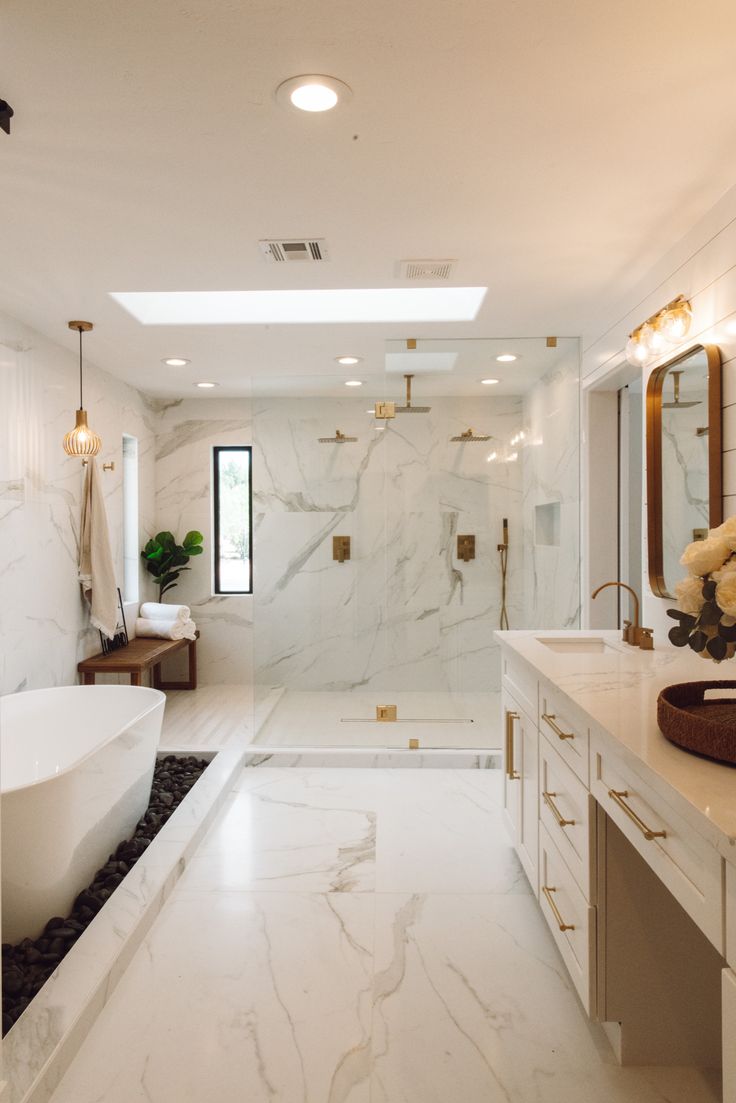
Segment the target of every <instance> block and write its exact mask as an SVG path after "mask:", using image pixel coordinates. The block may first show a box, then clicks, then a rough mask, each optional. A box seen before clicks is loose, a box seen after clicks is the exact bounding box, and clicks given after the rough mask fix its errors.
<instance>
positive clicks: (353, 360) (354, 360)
mask: <svg viewBox="0 0 736 1103" xmlns="http://www.w3.org/2000/svg"><path fill="white" fill-rule="evenodd" d="M362 359H363V358H362V356H336V357H335V360H337V362H338V364H342V365H343V366H344V367H346V368H349V367H352V365H353V364H359V363H360V361H361V360H362Z"/></svg>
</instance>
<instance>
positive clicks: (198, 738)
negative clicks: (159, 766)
mask: <svg viewBox="0 0 736 1103" xmlns="http://www.w3.org/2000/svg"><path fill="white" fill-rule="evenodd" d="M237 737H239V738H241V739H242V740H243V742H244V743H250V741H251V739H252V738H253V689H252V687H251V686H239V685H214V686H199V687H198V689H194V690H191V689H175V690H167V693H166V708H165V710H164V723H163V730H162V732H161V740H160V747H161V749H162V750H177V751H178V750H182V751H190V750H193V749H196V750H200V751H204V750H211V751H214V750H217V748H218V747H222V746H224V745H225V744H226V743H228V742H229V741H230V740H231V739H232V738H237Z"/></svg>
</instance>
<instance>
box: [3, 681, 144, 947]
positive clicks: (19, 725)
mask: <svg viewBox="0 0 736 1103" xmlns="http://www.w3.org/2000/svg"><path fill="white" fill-rule="evenodd" d="M165 702H166V698H165V696H164V694H163V693H161V692H159V690H156V689H147V688H146V687H143V686H64V687H61V688H59V689H37V690H30V691H28V692H26V693H16V694H10V695H9V696H7V697H2V698H0V791H1V793H2V800H1V802H0V811H1V812H2V941H3V942H17V941H18V940H20V939H22V938H26V937H28V938H37V937H38V936H39V935H40V934H41V932H42V930H43V927H44V926H45V924H46V922H47V921H48V920H49V919H51V917H52V916H56V915H60V916H62V917H63V916H66V915H68V914H69V912H70V911H71V909H72V905H73V903H74V899H75V897H76V896H77V894H78V893H79V892H81V890H82V889H83V888H85V887H86V886H87V885H88V884H89V882H90V881H91V880H92V878H93V876H94V874H95V873H96V872H97V870H98V869H99V868H100V866H102V865H104V864H105V862H106V861H107V858H108V856H109V855H110V853H111V852H112V851H113V850H114V849H115V847H116V846H117V844H118V843H119V842H121V841H122V840H123V839H125V838H127V837H129V836H130V835H131V834H132V833H133V829H134V827H135V825H136V823H137V822H138V820H139V819H140V817H141V816H142V815H143V813H144V811H145V810H146V806H147V804H148V800H149V796H150V792H151V778H152V776H153V768H154V765H155V762H156V749H157V747H158V741H159V735H160V734H161V724H162V721H163V715H164V704H165Z"/></svg>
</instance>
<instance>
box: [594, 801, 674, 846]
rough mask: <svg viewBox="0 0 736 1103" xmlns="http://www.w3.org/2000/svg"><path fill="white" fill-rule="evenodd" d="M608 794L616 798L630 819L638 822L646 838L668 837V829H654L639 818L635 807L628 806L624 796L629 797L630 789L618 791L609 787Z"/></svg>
mask: <svg viewBox="0 0 736 1103" xmlns="http://www.w3.org/2000/svg"><path fill="white" fill-rule="evenodd" d="M608 795H609V797H610V798H611V800H614V801H615V802H616V804H617V805H618V806H619V808H620V809H621V811H622V812H625V813H626V815H627V816H628V817H629V819H630V820H631V821H632V822H633V823H635V824H636V826H637V827H638V828H639V830H640V831H641V833H642V835H643V836H644V838H645V839H666V838H667V832H666V831H652V829H651V827H647V825H646V824H645V823H644V820H640V819H639V817H638V816H637V814H636V812H635V811H634V809H633V808H630V807H629V806H628V804H627V803H626V801H625V800H624V797H628V795H629V791H628V789H621V790H620V791H618V792H617V791H616V790H615V789H609V790H608Z"/></svg>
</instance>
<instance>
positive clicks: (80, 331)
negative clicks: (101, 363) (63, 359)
mask: <svg viewBox="0 0 736 1103" xmlns="http://www.w3.org/2000/svg"><path fill="white" fill-rule="evenodd" d="M79 409H80V410H83V409H84V402H83V401H82V327H81V326H80V327H79Z"/></svg>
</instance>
